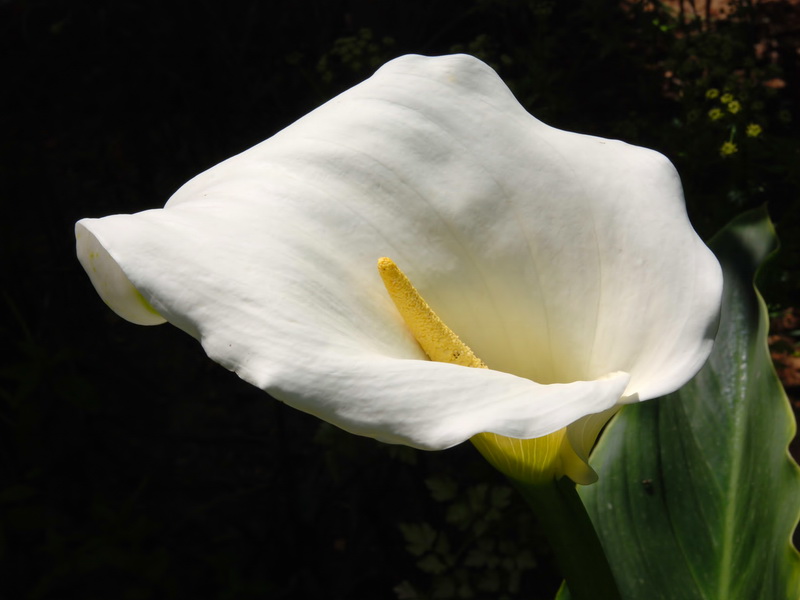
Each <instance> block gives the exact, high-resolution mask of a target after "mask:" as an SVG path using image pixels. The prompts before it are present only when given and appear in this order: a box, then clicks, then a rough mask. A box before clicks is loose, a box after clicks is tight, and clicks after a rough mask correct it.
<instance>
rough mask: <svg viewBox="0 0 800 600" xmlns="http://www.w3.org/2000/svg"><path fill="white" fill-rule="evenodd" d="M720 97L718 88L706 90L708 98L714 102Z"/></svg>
mask: <svg viewBox="0 0 800 600" xmlns="http://www.w3.org/2000/svg"><path fill="white" fill-rule="evenodd" d="M717 96H719V90H718V89H717V88H711V89H710V90H706V98H708V99H709V100H713V99H714V98H716V97H717Z"/></svg>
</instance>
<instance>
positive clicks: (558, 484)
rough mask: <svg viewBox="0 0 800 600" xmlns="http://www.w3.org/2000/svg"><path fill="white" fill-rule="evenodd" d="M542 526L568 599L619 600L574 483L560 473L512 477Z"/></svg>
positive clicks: (609, 569)
mask: <svg viewBox="0 0 800 600" xmlns="http://www.w3.org/2000/svg"><path fill="white" fill-rule="evenodd" d="M511 482H512V483H513V484H514V486H515V487H516V488H517V489H518V490H519V491H520V492H521V493H522V495H523V496H524V497H525V499H526V500H527V501H528V504H530V506H531V507H532V508H533V510H534V512H535V513H536V517H537V519H538V520H539V524H540V525H541V527H542V528H543V529H544V532H545V534H546V535H547V539H548V541H549V542H550V547H551V548H552V550H553V553H554V554H555V557H556V563H557V564H558V566H559V568H560V569H561V574H562V575H563V577H564V579H565V580H566V584H567V587H568V588H569V592H570V596H571V598H572V600H621V598H622V597H621V596H620V593H619V589H618V588H617V582H616V581H615V580H614V575H613V574H612V572H611V566H610V565H609V564H608V560H607V559H606V555H605V553H604V552H603V547H602V545H601V544H600V540H599V538H598V537H597V533H596V532H595V530H594V526H593V525H592V521H591V519H590V518H589V514H588V513H587V512H586V508H585V507H584V505H583V502H581V499H580V496H578V491H577V490H576V489H575V484H574V483H573V482H572V481H571V480H570V479H569V478H568V477H562V478H561V479H559V480H558V481H556V480H555V479H553V480H550V481H549V482H539V483H536V484H532V483H525V482H522V481H518V480H514V479H512V480H511Z"/></svg>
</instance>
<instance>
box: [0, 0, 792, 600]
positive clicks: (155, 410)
mask: <svg viewBox="0 0 800 600" xmlns="http://www.w3.org/2000/svg"><path fill="white" fill-rule="evenodd" d="M723 4H724V3H723ZM693 6H694V9H693ZM718 8H719V7H718V6H717V3H714V4H713V5H712V4H710V3H706V2H704V1H702V0H697V1H696V2H678V1H676V2H674V3H673V9H672V10H668V9H667V8H666V7H664V6H660V5H659V6H656V5H654V4H652V3H649V2H619V3H618V4H615V3H614V2H610V1H608V0H584V1H580V2H577V1H574V2H573V1H566V0H565V1H559V2H555V1H552V0H551V1H547V0H527V1H512V0H458V1H456V0H439V1H427V2H422V1H418V0H407V1H405V2H386V1H382V2H381V1H378V0H352V1H333V0H332V1H326V2H322V1H319V2H313V1H310V0H296V1H294V2H291V3H290V2H285V3H280V4H272V3H268V2H257V1H254V0H251V1H249V2H236V1H232V2H221V1H211V0H194V1H192V2H189V1H188V0H186V1H155V0H139V1H126V0H115V1H107V2H100V1H89V0H39V1H36V0H0V48H2V50H0V61H1V62H0V66H2V70H1V71H0V73H2V83H0V102H1V103H2V105H1V106H0V108H2V112H1V113H0V125H2V128H1V129H0V131H1V132H2V135H0V152H1V153H2V154H1V155H0V182H2V186H0V193H2V195H3V206H4V207H5V211H4V212H5V215H4V218H3V219H2V220H1V222H2V225H1V227H2V229H1V230H0V239H2V244H3V246H2V257H3V280H4V285H3V287H2V299H0V306H1V308H0V314H2V318H0V334H1V335H2V341H3V347H4V348H5V350H6V352H7V355H6V357H5V358H4V360H3V363H2V367H0V369H1V370H0V394H1V395H0V598H31V599H54V600H55V599H61V598H66V597H78V598H82V599H83V600H92V599H105V598H119V599H140V598H142V599H144V598H181V599H182V598H220V599H223V598H277V599H280V598H319V597H324V598H331V599H338V598H414V597H425V598H427V597H437V598H467V597H475V598H518V597H519V598H523V597H524V598H547V597H552V595H553V593H554V590H555V588H556V587H557V585H558V581H559V579H558V576H557V575H556V573H555V572H554V570H553V566H552V560H551V557H550V555H549V553H548V550H547V547H546V545H545V544H544V543H543V541H542V538H541V535H540V533H539V531H538V527H537V525H536V523H535V522H534V521H532V518H531V517H530V516H529V514H528V511H527V510H526V508H525V507H524V506H521V504H520V502H519V500H518V499H517V498H516V496H514V495H513V494H511V490H510V489H509V488H508V487H507V486H506V484H505V483H504V482H503V480H502V479H501V478H499V477H498V476H497V475H496V474H495V473H493V472H492V471H491V470H490V469H489V468H488V467H486V465H485V464H484V463H483V462H482V461H481V460H480V459H479V458H476V453H474V452H473V451H472V449H471V447H469V446H468V445H465V446H464V447H459V448H455V449H453V450H450V451H446V452H441V453H420V452H415V451H412V450H409V449H405V448H394V447H389V446H384V445H381V444H378V443H376V442H373V441H372V440H367V439H362V438H355V437H353V436H350V435H347V434H344V433H342V432H340V431H338V430H335V429H334V428H332V427H331V426H329V425H326V424H321V423H319V422H318V421H316V420H315V419H313V418H310V417H308V416H306V415H303V414H301V413H298V412H296V411H292V410H291V409H287V408H286V407H284V406H283V405H282V404H280V403H278V402H275V401H273V400H271V399H269V398H268V397H266V396H265V395H264V394H263V393H261V392H259V391H257V390H254V389H252V388H250V387H249V386H247V385H245V384H243V383H242V382H240V381H239V380H238V379H237V378H236V377H235V376H234V375H232V374H230V373H227V372H226V371H224V370H223V369H222V368H220V367H217V366H216V365H214V364H212V363H211V362H210V361H209V360H208V359H207V358H206V357H205V356H204V355H203V353H202V351H201V349H200V348H199V346H198V345H197V344H196V342H195V341H194V340H192V339H189V338H188V337H187V336H185V335H184V334H182V333H181V332H179V331H177V330H175V329H173V328H171V327H170V326H163V327H155V328H144V327H136V326H133V325H130V324H128V323H126V322H123V321H121V320H120V319H118V318H117V317H116V316H115V315H114V314H113V313H112V312H111V311H110V310H108V309H107V308H106V307H105V306H104V305H103V303H102V302H101V301H100V300H99V298H98V297H97V296H96V294H95V293H94V291H93V289H92V288H91V285H90V284H89V281H88V279H87V278H86V277H85V275H84V274H83V272H82V270H81V268H80V266H79V265H78V263H77V260H76V259H75V258H74V240H73V235H72V228H73V224H74V222H75V221H76V220H77V219H79V218H81V217H86V216H92V217H96V216H103V215H107V214H113V213H129V212H136V211H139V210H143V209H146V208H155V207H159V206H161V205H163V204H164V202H165V201H166V199H167V198H168V197H169V196H170V195H171V194H172V192H174V191H175V190H176V189H177V187H178V186H179V185H180V184H182V183H183V182H184V181H186V180H187V179H189V178H191V177H192V176H194V175H195V174H197V173H199V172H200V171H202V170H204V169H206V168H208V167H210V166H212V165H214V164H215V163H217V162H219V161H220V160H222V159H224V158H227V157H228V156H230V155H232V154H234V153H237V152H240V151H242V150H244V149H246V148H248V147H249V146H251V145H253V144H255V143H257V142H259V141H261V140H263V139H265V138H266V137H269V136H270V135H271V134H273V133H275V132H276V131H278V130H280V129H281V128H283V127H285V126H286V125H287V124H289V123H291V122H292V121H293V120H295V119H297V118H298V117H300V116H302V115H303V114H304V113H306V112H308V111H309V110H310V109H312V108H314V107H316V106H318V105H319V104H321V103H322V102H324V101H326V100H327V99H329V98H331V97H332V96H334V95H335V94H336V93H338V92H340V91H342V90H344V89H346V88H347V87H349V86H351V85H353V84H354V83H357V82H359V81H361V80H363V79H364V78H366V77H368V76H369V75H370V74H371V73H372V72H373V71H374V70H375V68H376V67H377V66H379V65H380V64H382V63H383V62H385V61H386V60H388V59H390V58H393V57H395V56H398V55H401V54H405V53H409V52H414V53H421V54H431V55H433V54H444V53H450V52H455V51H464V52H469V53H471V54H475V55H476V56H478V57H479V58H481V59H483V60H485V61H487V62H489V64H491V65H492V66H493V67H495V68H496V69H497V70H498V72H499V73H500V75H501V76H502V77H503V78H504V80H506V82H507V83H508V84H509V85H510V87H511V88H512V90H513V91H514V92H515V94H516V95H517V97H518V98H519V100H520V101H521V102H522V103H523V104H524V105H525V106H526V108H528V110H530V111H531V112H532V113H533V114H534V115H536V116H537V117H538V118H540V119H542V120H544V121H545V122H547V123H549V124H551V125H553V126H556V127H560V128H564V129H569V130H573V131H580V132H584V133H592V134H596V135H600V136H604V137H615V138H620V139H623V140H625V141H628V142H631V143H636V144H641V145H645V146H649V147H653V148H656V149H658V150H660V151H662V152H664V153H665V154H666V155H667V156H668V157H669V158H671V159H672V160H673V161H674V162H675V164H676V166H677V167H678V170H679V171H680V172H681V175H682V177H683V180H684V185H685V189H686V195H687V204H688V207H689V210H690V215H691V217H692V219H693V222H694V223H695V224H696V227H697V228H698V231H700V233H701V235H703V236H704V237H709V236H710V235H712V234H713V233H714V232H715V231H716V230H718V229H719V228H720V227H721V226H722V225H723V224H724V223H725V222H727V221H728V220H729V219H731V218H732V217H733V216H735V215H736V214H738V213H739V212H741V211H742V210H744V209H746V208H750V207H754V206H758V205H760V204H763V203H765V202H766V203H767V205H768V207H769V210H770V212H771V214H772V216H773V218H774V220H775V221H776V225H777V229H778V233H779V235H780V236H781V238H782V240H783V244H784V248H783V251H782V253H781V254H780V255H779V257H778V258H777V259H776V260H775V261H773V263H772V264H771V265H770V267H769V269H767V271H766V273H765V274H764V280H763V286H762V289H763V290H764V293H765V296H766V299H767V301H768V303H769V305H770V307H771V309H772V310H773V311H774V313H775V314H776V315H778V314H783V315H785V314H786V313H785V312H782V311H786V310H787V309H791V308H792V307H796V306H800V259H799V258H798V256H800V254H799V253H798V246H799V245H800V244H799V243H798V239H800V228H799V226H798V222H799V221H800V220H799V219H798V218H797V215H798V212H797V211H798V207H800V201H799V200H798V197H799V195H798V192H799V191H800V168H798V167H799V166H800V160H799V159H800V155H799V154H798V144H797V140H798V139H799V138H798V135H797V134H798V122H800V113H798V106H800V103H799V102H798V99H800V81H798V52H797V50H798V39H799V38H800V17H799V16H798V6H797V5H796V4H794V3H790V2H786V1H774V2H766V3H763V2H762V3H751V2H743V1H742V2H738V1H734V2H731V3H728V4H727V5H725V6H723V12H721V13H720V12H719V11H718ZM695 10H696V12H695ZM695 15H697V16H698V17H702V19H700V18H695ZM709 89H719V90H720V91H721V92H723V93H724V92H726V91H727V92H730V93H732V94H733V95H734V96H735V97H736V99H737V100H738V101H740V104H741V109H740V110H739V111H737V112H736V113H735V114H734V113H733V112H731V111H729V110H727V109H726V106H725V105H723V104H720V102H719V100H718V99H714V98H708V97H707V92H708V90H709ZM714 108H720V109H721V110H722V111H723V113H724V116H723V117H721V118H719V119H716V120H715V119H712V118H711V117H710V111H712V110H713V109H714ZM751 123H754V124H759V125H760V126H761V127H762V129H763V131H762V133H761V134H760V135H759V136H757V137H753V138H750V137H748V136H747V135H746V134H745V129H746V126H747V125H749V124H751ZM731 140H732V141H734V143H735V144H736V145H737V151H736V152H735V153H734V154H731V155H727V156H723V155H722V154H721V153H720V148H721V146H722V144H723V143H724V142H725V141H731ZM792 331H793V330H792V327H787V328H786V331H785V332H784V333H785V335H784V337H785V338H786V339H785V340H784V341H785V342H786V343H789V344H792V343H795V342H796V340H797V332H796V331H794V333H793V332H792ZM786 340H788V342H787V341H786ZM785 380H786V381H787V382H789V383H790V381H789V379H788V376H787V378H785ZM790 392H792V393H795V392H796V389H795V388H790Z"/></svg>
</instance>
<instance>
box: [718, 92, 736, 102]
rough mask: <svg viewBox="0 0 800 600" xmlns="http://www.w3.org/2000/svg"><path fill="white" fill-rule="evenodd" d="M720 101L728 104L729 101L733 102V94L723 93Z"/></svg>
mask: <svg viewBox="0 0 800 600" xmlns="http://www.w3.org/2000/svg"><path fill="white" fill-rule="evenodd" d="M719 101H720V102H722V103H723V104H728V102H733V94H722V97H721V98H720V99H719Z"/></svg>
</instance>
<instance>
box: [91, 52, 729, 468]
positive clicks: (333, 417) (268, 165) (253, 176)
mask: <svg viewBox="0 0 800 600" xmlns="http://www.w3.org/2000/svg"><path fill="white" fill-rule="evenodd" d="M76 236H77V248H78V255H79V258H80V260H81V262H82V264H83V266H84V267H85V269H86V271H87V273H88V274H89V276H90V278H91V279H92V282H93V283H94V285H95V287H96V288H97V290H98V292H99V293H100V295H101V296H102V297H103V299H104V300H105V301H106V302H107V303H108V304H109V305H110V306H111V308H113V309H114V310H115V311H116V312H117V313H119V314H120V316H122V317H124V318H126V319H128V320H131V321H133V322H135V323H142V324H153V323H157V322H161V321H162V320H166V321H169V322H170V323H172V324H173V325H176V326H177V327H180V328H181V329H183V330H184V331H186V332H188V333H189V334H191V335H193V336H194V337H196V338H197V339H198V340H200V342H201V343H202V345H203V347H204V349H205V351H206V352H207V353H208V355H209V356H210V357H211V358H212V359H213V360H215V361H217V362H219V363H220V364H222V365H223V366H225V367H227V368H229V369H231V370H234V371H236V373H238V374H239V375H240V376H241V377H242V378H243V379H245V380H246V381H248V382H250V383H252V384H254V385H256V386H258V387H260V388H262V389H263V390H265V391H267V392H268V393H269V394H270V395H272V396H273V397H275V398H277V399H279V400H282V401H284V402H286V403H287V404H290V405H292V406H294V407H296V408H298V409H300V410H304V411H306V412H309V413H312V414H314V415H317V416H318V417H320V418H322V419H325V420H326V421H329V422H331V423H334V424H336V425H338V426H339V427H342V428H344V429H346V430H348V431H351V432H354V433H357V434H361V435H366V436H370V437H374V438H377V439H379V440H383V441H387V442H393V443H402V444H407V445H410V446H414V447H417V448H425V449H442V448H447V447H449V446H453V445H455V444H458V443H460V442H463V441H464V440H467V439H469V438H471V437H473V436H475V435H476V434H481V433H483V432H492V433H496V434H498V435H500V436H506V437H510V438H523V439H524V438H539V437H541V436H545V435H547V434H552V433H554V432H558V431H560V430H562V429H563V428H565V427H566V428H567V431H566V436H565V437H564V439H565V440H568V441H569V443H570V444H571V447H572V449H573V450H574V452H576V453H577V455H578V456H579V457H580V458H582V459H585V458H586V454H587V453H588V450H589V447H590V446H591V443H593V441H594V438H595V436H596V435H597V431H598V430H599V428H600V427H601V426H602V424H603V423H604V422H605V421H606V420H607V418H608V417H609V415H610V414H612V413H613V411H614V410H615V408H616V407H618V406H619V405H620V404H621V403H625V402H632V401H640V400H647V399H650V398H654V397H657V396H661V395H663V394H665V393H668V392H671V391H673V390H675V389H677V388H678V387H680V386H681V385H683V384H684V383H685V382H686V381H687V380H688V379H690V378H691V377H692V376H693V375H694V374H695V373H696V372H697V370H698V369H699V368H700V367H701V366H702V364H703V362H704V361H705V359H706V357H707V356H708V354H709V352H710V349H711V345H712V343H713V338H714V334H715V329H716V322H717V314H718V311H719V303H720V294H721V286H722V280H721V273H720V268H719V265H718V263H717V261H716V259H715V258H714V256H713V255H712V254H711V252H710V251H709V250H708V249H707V248H706V246H705V245H704V244H703V243H702V241H701V240H700V239H699V238H698V236H697V235H696V233H695V232H694V230H693V229H692V227H691V225H690V223H689V221H688V218H687V215H686V211H685V206H684V202H683V195H682V190H681V185H680V181H679V178H678V175H677V173H676V172H675V170H674V168H673V167H672V165H671V164H670V163H669V161H668V160H667V159H665V158H664V157H663V156H661V155H660V154H658V153H656V152H653V151H650V150H646V149H643V148H638V147H634V146H630V145H627V144H624V143H622V142H619V141H611V140H604V139H599V138H596V137H590V136H585V135H578V134H574V133H567V132H564V131H559V130H557V129H554V128H551V127H549V126H547V125H545V124H543V123H541V122H540V121H538V120H536V119H535V118H533V117H532V116H531V115H529V114H528V113H527V112H526V111H525V110H524V109H523V108H522V107H521V106H520V104H519V103H518V102H517V101H516V100H515V99H514V97H513V95H512V94H511V92H510V91H509V90H508V88H507V87H506V86H505V85H504V84H503V82H502V81H501V80H500V79H499V78H498V77H497V75H496V74H495V73H494V71H492V70H491V69H490V68H489V67H488V66H486V65H485V64H483V63H481V62H480V61H478V60H477V59H474V58H472V57H469V56H464V55H455V56H446V57H438V58H427V57H421V56H405V57H402V58H398V59H396V60H393V61H391V62H390V63H388V64H386V65H385V66H384V67H382V68H381V69H379V70H378V71H377V73H375V75H374V76H373V77H371V78H370V79H368V80H367V81H365V82H364V83H362V84H360V85H358V86H356V87H354V88H352V89H350V90H349V91H347V92H345V93H343V94H341V95H340V96H338V97H336V98H334V99H333V100H331V101H330V102H328V103H327V104H325V105H323V106H322V107H320V108H318V109H317V110H315V111H313V112H312V113H310V114H309V115H307V116H306V117H304V118H302V119H300V120H299V121H297V122H296V123H294V124H293V125H291V126H290V127H288V128H287V129H285V130H283V131H281V132H280V133H278V134H277V135H275V136H274V137H272V138H270V139H268V140H267V141H265V142H263V143H261V144H259V145H257V146H255V147H254V148H251V149H250V150H247V151H245V152H243V153H242V154H239V155H238V156H235V157H233V158H231V159H229V160H227V161H225V162H223V163H221V164H219V165H217V166H216V167H213V168H212V169H210V170H208V171H206V172H205V173H202V174H200V175H198V176H197V177H195V178H194V179H192V180H191V181H189V182H188V183H187V184H185V185H184V186H183V187H182V188H181V189H179V190H178V191H177V192H176V193H175V195H174V196H173V197H172V198H171V199H170V200H169V202H168V203H167V205H166V206H165V207H164V208H163V209H158V210H150V211H145V212H142V213H138V214H135V215H115V216H111V217H106V218H103V219H84V220H81V221H79V222H78V224H77V226H76ZM383 256H388V257H391V258H392V259H394V260H395V261H396V262H397V264H398V265H400V266H401V267H402V269H403V271H404V272H405V273H406V275H407V276H408V278H409V279H410V281H411V282H413V284H414V286H415V287H416V288H417V289H418V290H419V291H420V293H421V294H422V296H424V298H425V300H426V301H427V302H428V303H429V304H430V306H431V307H432V308H433V310H435V311H436V313H437V314H438V315H439V317H440V318H441V320H442V321H443V322H444V323H446V324H447V326H449V327H450V328H451V329H452V330H453V331H454V332H456V333H457V334H458V336H460V338H461V339H462V340H463V341H464V343H466V344H467V345H468V346H469V347H470V348H472V349H473V350H474V351H475V354H476V355H477V356H479V357H480V358H481V359H483V360H484V361H486V364H487V365H488V366H489V367H490V368H489V369H470V368H464V367H462V366H459V365H455V364H447V363H442V362H433V361H430V360H428V358H427V356H426V355H425V353H424V352H423V351H422V349H421V348H420V345H419V344H418V343H417V341H416V340H415V338H414V336H413V335H412V334H411V333H410V331H409V329H408V327H407V326H406V324H405V322H404V320H403V318H402V317H401V315H400V314H399V313H398V310H397V308H396V307H395V306H394V304H393V302H392V300H391V299H390V298H389V296H388V295H387V292H386V289H385V288H384V286H383V284H382V281H381V278H380V277H379V275H378V273H377V271H376V268H375V265H376V261H377V260H378V259H379V258H380V257H383ZM565 443H566V442H565ZM562 470H563V469H562ZM568 470H569V469H567V471H568ZM581 477H583V478H584V479H590V477H588V476H580V475H578V476H574V478H576V479H581Z"/></svg>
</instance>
